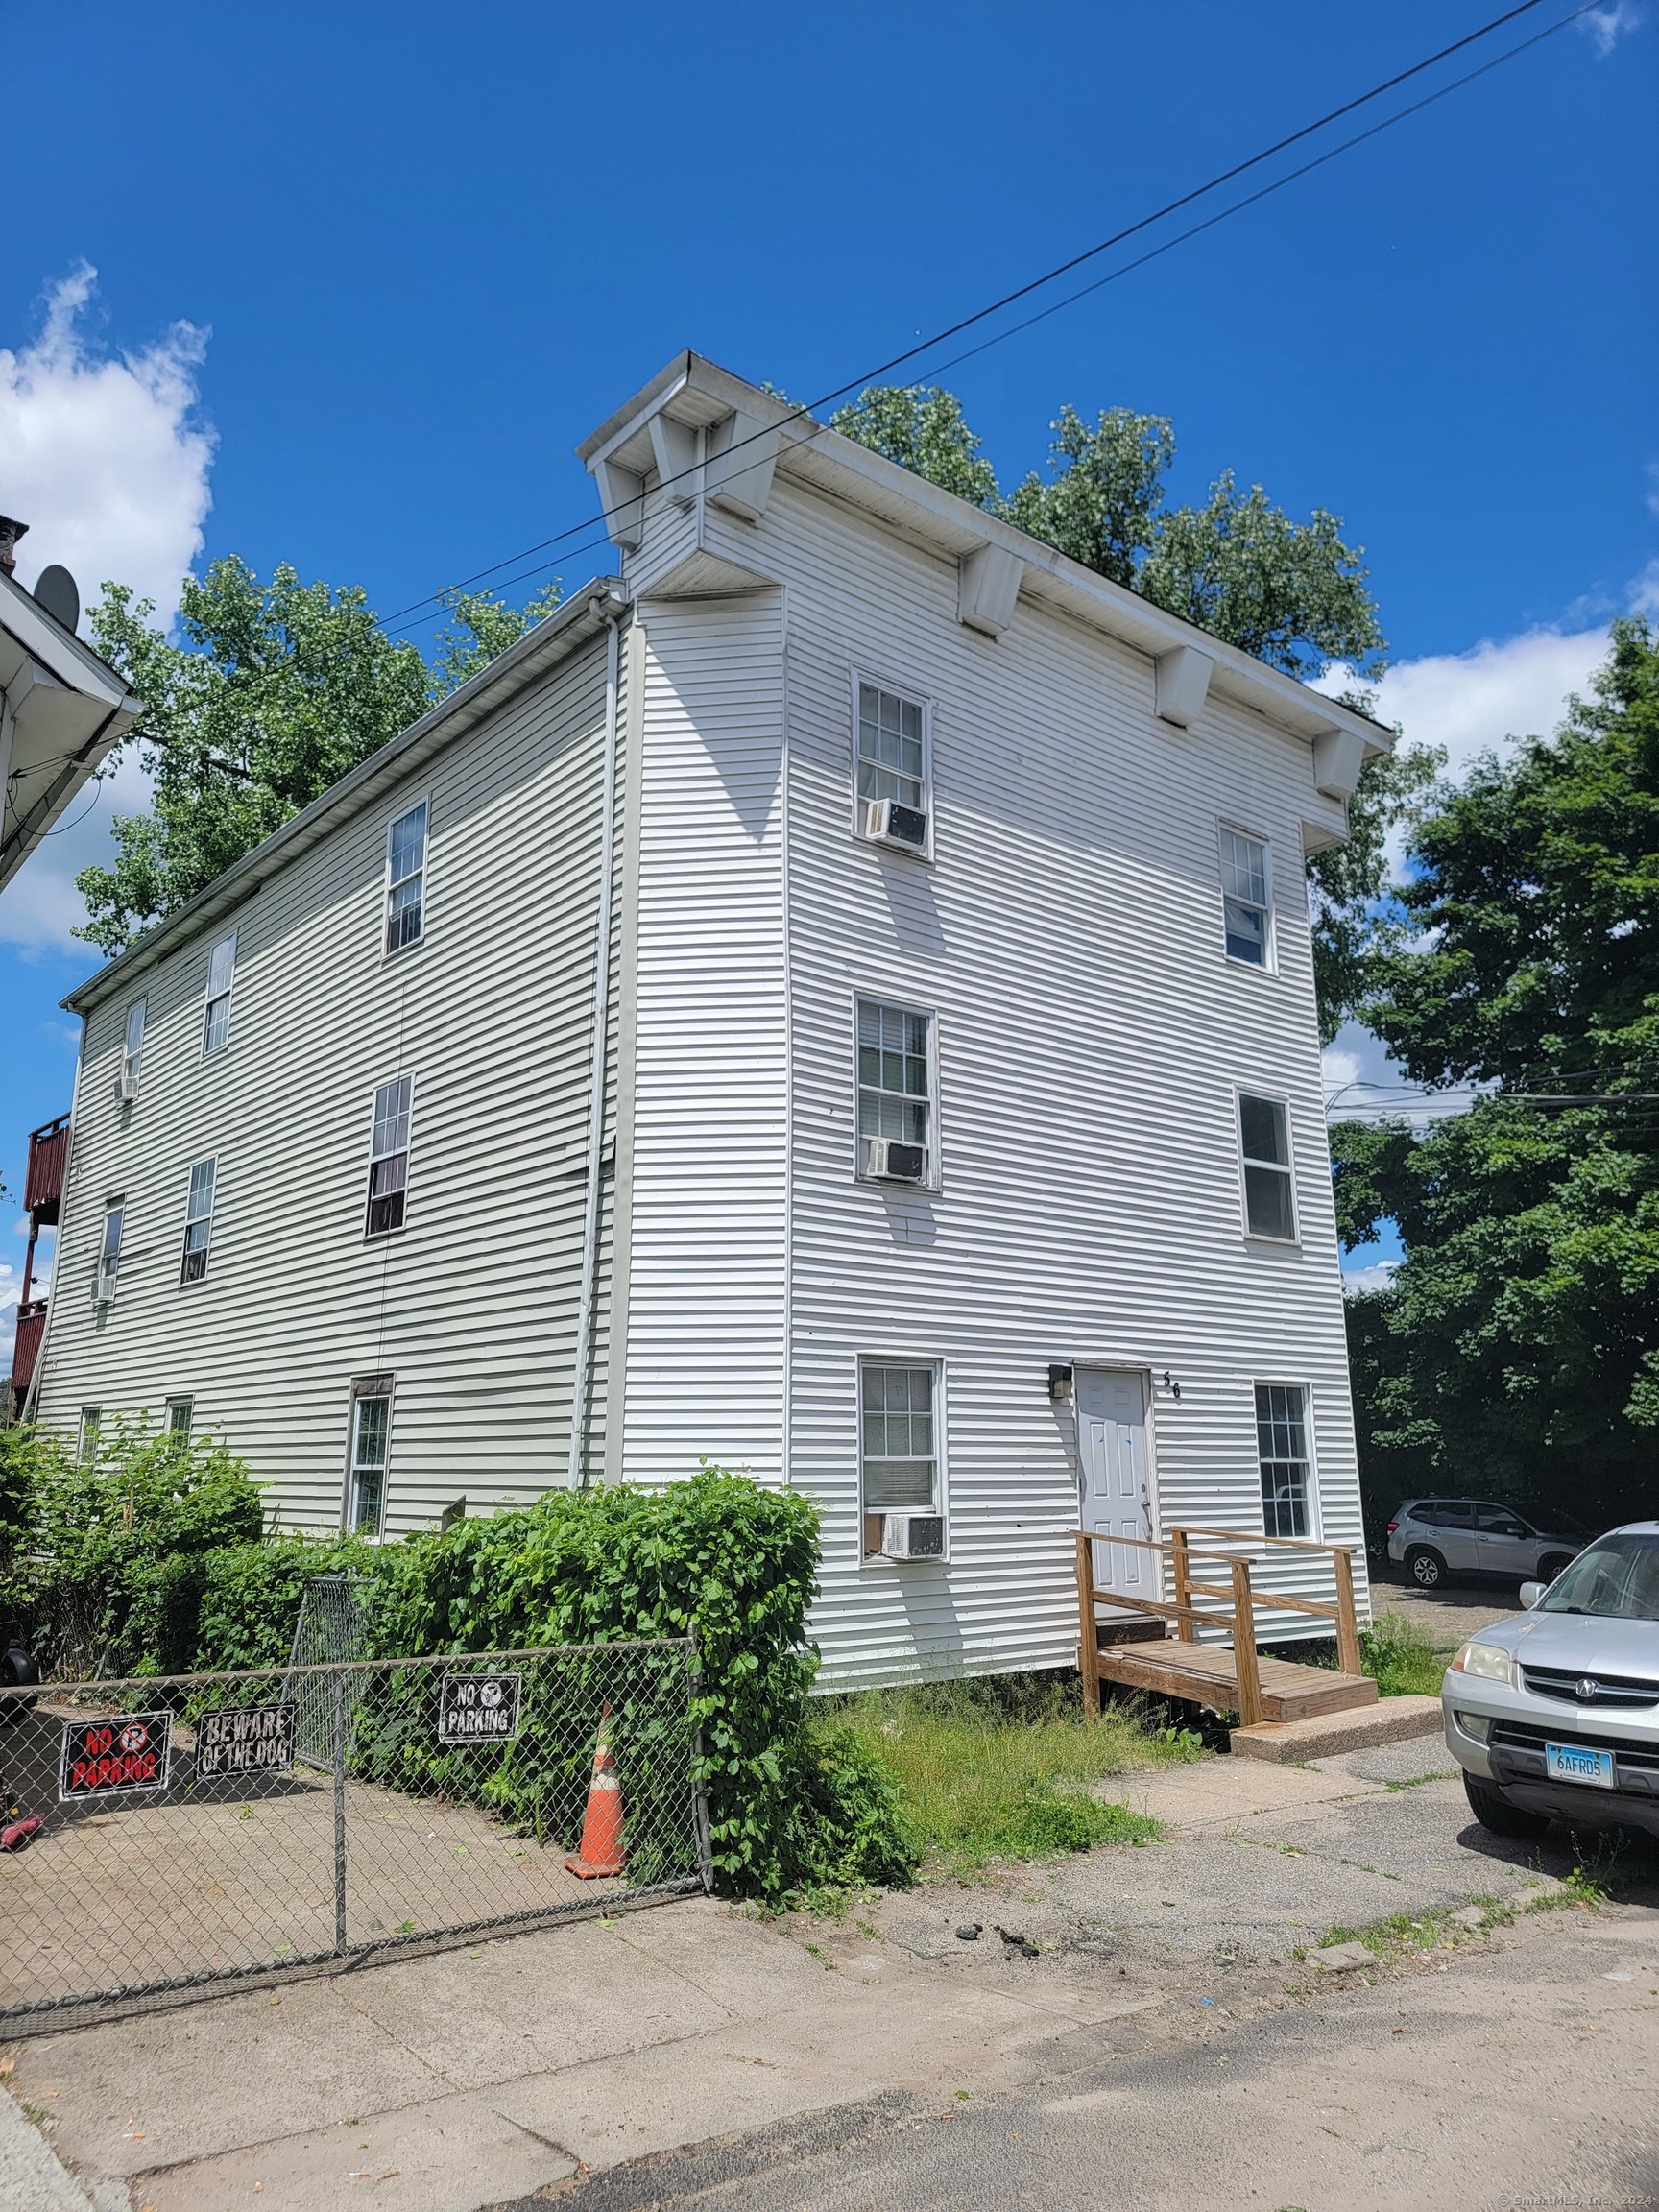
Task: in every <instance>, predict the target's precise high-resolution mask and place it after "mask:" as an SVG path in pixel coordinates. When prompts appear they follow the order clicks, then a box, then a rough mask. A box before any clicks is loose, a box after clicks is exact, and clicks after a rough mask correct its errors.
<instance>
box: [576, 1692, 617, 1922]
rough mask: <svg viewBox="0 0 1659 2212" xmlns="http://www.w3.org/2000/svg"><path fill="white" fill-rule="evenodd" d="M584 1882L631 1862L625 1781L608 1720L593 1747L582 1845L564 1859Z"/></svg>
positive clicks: (601, 1726) (601, 1728)
mask: <svg viewBox="0 0 1659 2212" xmlns="http://www.w3.org/2000/svg"><path fill="white" fill-rule="evenodd" d="M627 1863H628V1862H627V1858H626V1855H625V1854H624V1852H623V1849H622V1785H621V1783H620V1782H618V1781H617V1779H616V1762H615V1760H614V1759H613V1757H612V1754H611V1744H610V1740H609V1738H608V1737H607V1735H606V1729H605V1723H604V1722H603V1721H601V1722H600V1725H599V1741H598V1743H596V1744H595V1745H594V1747H593V1778H592V1780H591V1781H590V1782H589V1785H588V1811H587V1813H586V1815H584V1817H583V1821H582V1848H581V1850H580V1851H579V1852H575V1853H573V1854H572V1855H571V1856H570V1857H569V1858H568V1859H566V1860H565V1865H566V1866H567V1867H568V1868H569V1870H570V1872H571V1873H572V1874H575V1875H579V1876H580V1877H581V1879H582V1880H583V1881H584V1882H591V1881H593V1880H594V1879H595V1878H596V1877H597V1876H599V1875H601V1874H620V1873H621V1871H622V1869H623V1867H624V1866H625V1865H626V1864H627Z"/></svg>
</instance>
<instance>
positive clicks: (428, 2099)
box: [12, 1741, 1571, 2212]
mask: <svg viewBox="0 0 1659 2212" xmlns="http://www.w3.org/2000/svg"><path fill="white" fill-rule="evenodd" d="M1437 1771H1444V1753H1443V1752H1442V1751H1441V1749H1440V1746H1439V1745H1438V1744H1437V1743H1434V1742H1432V1741H1429V1742H1427V1743H1423V1742H1418V1743H1405V1744H1395V1745H1390V1746H1387V1747H1384V1748H1382V1749H1378V1750H1374V1751H1370V1752H1359V1753H1350V1754H1347V1755H1346V1756H1345V1757H1343V1758H1341V1759H1336V1760H1331V1761H1327V1762H1323V1763H1322V1764H1321V1765H1320V1766H1319V1767H1313V1768H1301V1767H1273V1766H1266V1765H1261V1764H1257V1763H1254V1762H1245V1761H1234V1760H1230V1759H1225V1758H1223V1759H1212V1760H1206V1761H1203V1762H1200V1763H1198V1764H1197V1765H1194V1766H1192V1767H1183V1768H1176V1769H1162V1770H1160V1771H1158V1772H1157V1773H1155V1774H1150V1775H1147V1776H1143V1777H1135V1778H1129V1779H1127V1780H1125V1781H1124V1782H1123V1783H1122V1784H1121V1785H1120V1786H1119V1790H1120V1793H1121V1794H1122V1795H1123V1796H1124V1797H1126V1798H1127V1799H1128V1800H1129V1801H1131V1802H1135V1803H1137V1804H1139V1805H1142V1806H1143V1807H1144V1808H1145V1809H1146V1810H1148V1811H1151V1812H1153V1813H1155V1814H1157V1815H1158V1816H1159V1817H1160V1818H1162V1819H1164V1820H1166V1822H1167V1823H1168V1824H1169V1826H1168V1833H1167V1836H1166V1839H1165V1840H1164V1841H1162V1842H1159V1843H1153V1844H1149V1845H1147V1846H1145V1847H1143V1848H1133V1847H1129V1846H1117V1847H1112V1848H1107V1849H1101V1850H1097V1851H1094V1852H1092V1853H1088V1854H1085V1855H1082V1856H1079V1857H1077V1858H1073V1859H1069V1860H1066V1861H1063V1862H1061V1863H1058V1864H1057V1865H1054V1866H1051V1867H1045V1868H1041V1869H1036V1868H1018V1869H1010V1870H1009V1871H1008V1872H1007V1873H1005V1874H1004V1875H1002V1876H1000V1877H998V1879H997V1880H995V1881H992V1882H989V1883H986V1884H983V1885H981V1886H979V1887H974V1888H973V1889H969V1888H967V1887H958V1886H946V1887H930V1888H925V1889H919V1890H916V1891H912V1892H908V1893H895V1894H892V1895H887V1896H883V1897H880V1898H878V1899H875V1900H872V1901H871V1903H870V1904H869V1906H868V1907H867V1908H865V1909H864V1910H862V1911H855V1912H854V1914H853V1915H851V1916H850V1917H849V1918H848V1919H847V1920H846V1921H844V1922H841V1923H823V1922H814V1921H812V1920H810V1919H809V1918H806V1917H805V1916H797V1917H796V1918H794V1919H791V1920H789V1921H783V1922H777V1921H767V1920H764V1919H762V1918H759V1917H757V1916H754V1915H752V1914H749V1913H746V1912H744V1911H741V1910H737V1909H733V1908H731V1907H728V1906H726V1905H723V1904H719V1903H716V1902H714V1901H711V1900H705V1899H697V1900H693V1901H690V1902H686V1903H681V1904H675V1905H670V1906H665V1907H661V1908H660V1909H658V1910H655V1911H647V1912H636V1913H630V1914H626V1915H623V1916H622V1917H620V1918H618V1919H617V1920H615V1921H613V1922H600V1921H589V1922H586V1923H582V1924H579V1925H575V1926H570V1927H565V1928H563V1929H558V1930H551V1931H547V1932H544V1933H541V1934H537V1935H533V1936H519V1937H515V1938H508V1939H503V1940H500V1941H497V1942H493V1943H486V1944H481V1945H479V1946H478V1947H477V1948H476V1949H475V1950H473V1951H470V1952H451V1953H447V1954H444V1955H441V1956H438V1957H434V1958H427V1959H420V1960H405V1961H403V1962H401V1963H397V1964H392V1965H382V1966H375V1967H370V1968H366V1969H363V1970H359V1971H355V1972H351V1973H348V1974H344V1975H341V1976H339V1977H337V1978H334V1979H331V1980H326V1981H318V1982H311V1983H301V1984H294V1985H291V1986H289V1987H288V1988H285V1989H283V1990H281V1991H280V1992H277V1993H275V1994H269V1993H250V1994H248V1995H245V1996H239V1997H231V1998H222V1999H218V2000H215V2001H212V2002H209V2003H204V2004H199V2005H194V2006H190V2007H185V2008H180V2009H177V2010H174V2011H169V2012H161V2013H156V2014H153V2015H150V2016H148V2017H146V2018H141V2019H136V2020H128V2021H123V2022H117V2023H112V2024H110V2025H108V2026H103V2027H93V2028H86V2029H82V2030H78V2031H75V2032H70V2033H65V2034H61V2035H58V2036H51V2037H42V2038H39V2039H36V2040H34V2041H29V2042H24V2043H21V2044H18V2045H17V2046H15V2051H14V2056H15V2061H16V2071H15V2075H14V2076H13V2078H12V2086H13V2087H14V2088H15V2089H16V2090H17V2091H18V2092H19V2093H20V2094H21V2095H22V2096H24V2097H26V2098H28V2099H29V2100H31V2101H32V2104H34V2106H35V2107H36V2109H37V2110H39V2111H42V2112H44V2113H47V2114H49V2115H51V2118H50V2120H49V2122H48V2127H47V2134H48V2137H49V2140H50V2141H51V2143H52V2144H53V2146H54V2148H55V2149H56V2150H57V2152H59V2154H60V2157H62V2158H63V2159H65V2160H66V2161H67V2162H68V2163H69V2164H70V2165H72V2166H73V2167H74V2168H75V2169H76V2170H77V2172H78V2173H79V2174H80V2175H81V2176H82V2177H83V2178H84V2180H85V2181H86V2183H87V2184H88V2186H89V2187H90V2188H91V2189H92V2190H93V2191H94V2193H95V2194H96V2195H97V2197H98V2200H99V2202H100V2203H101V2204H102V2205H111V2204H120V2203H122V2202H123V2201H125V2202H126V2203H128V2204H130V2205H131V2207H132V2212H143V2208H144V2207H153V2208H154V2212H223V2208H224V2207H226V2206H228V2205H232V2204H235V2205H241V2204H244V2203H247V2202H250V2201H252V2199H253V2198H255V2197H257V2198H258V2200H259V2202H260V2205H261V2208H262V2212H333V2207H335V2206H337V2205H344V2204H347V2203H349V2204H351V2205H353V2206H362V2205H365V2204H368V2205H373V2206H374V2207H376V2208H378V2212H476V2207H478V2206H480V2205H484V2204H489V2203H497V2202H500V2201H501V2200H510V2199H513V2198H515V2197H522V2196H526V2195H528V2194H530V2193H531V2192H533V2191H535V2190H536V2189H539V2188H542V2187H545V2186H547V2185H548V2184H551V2183H554V2182H557V2181H560V2180H563V2179H565V2178H566V2177H569V2176H575V2175H578V2174H580V2173H583V2172H585V2171H592V2170H598V2169H606V2168H613V2167H616V2166H619V2165H623V2164H625V2163H627V2162H629V2161H632V2160H635V2159H637V2158H638V2157H639V2156H641V2155H642V2154H644V2153H647V2152H666V2151H670V2150H673V2149H675V2148H677V2147H680V2146H684V2145H688V2144H695V2143H698V2142H702V2141H707V2140H709V2139H710V2138H718V2137H725V2136H729V2135H732V2134H733V2133H736V2132H739V2131H742V2130H747V2129H754V2128H762V2127H765V2126H768V2125H772V2124H777V2123H780V2122H783V2121H787V2120H789V2119H791V2118H795V2117H799V2116H801V2115H805V2114H810V2113H813V2112H826V2111H828V2110H829V2108H831V2107H836V2106H842V2105H853V2104H858V2103H859V2102H860V2101H864V2100H869V2099H871V2098H880V2097H885V2096H892V2095H894V2094H902V2093H926V2094H927V2095H930V2096H936V2097H940V2098H944V2099H945V2100H947V2101H951V2100H954V2099H955V2097H956V2093H957V2092H958V2091H968V2092H970V2093H971V2094H972V2095H974V2096H975V2097H977V2096H980V2095H983V2094H987V2093H991V2092H994V2091H996V2092H1000V2091H1006V2090H1009V2089H1011V2088H1015V2087H1018V2085H1019V2084H1020V2083H1022V2082H1024V2081H1030V2080H1036V2079H1038V2078H1040V2077H1041V2076H1043V2075H1045V2074H1047V2073H1051V2072H1052V2071H1053V2070H1054V2069H1056V2068H1061V2069H1064V2068H1065V2067H1066V2066H1067V2065H1074V2064H1080V2063H1083V2062H1084V2061H1085V2060H1087V2059H1089V2058H1091V2057H1093V2056H1098V2054H1099V2053H1100V2052H1101V2050H1102V2049H1104V2048H1105V2047H1107V2046H1108V2044H1109V2043H1110V2041H1111V2039H1112V2038H1113V2037H1114V2036H1115V2035H1116V2034H1118V2033H1119V2032H1121V2031H1123V2030H1126V2029H1133V2031H1134V2032H1135V2035H1136V2038H1137V2040H1138V2043H1140V2044H1141V2045H1142V2046H1143V2047H1147V2048H1152V2047H1156V2046H1158V2045H1160V2044H1167V2043H1173V2042H1176V2041H1179V2040H1181V2039H1183V2038H1186V2037H1190V2034H1191V2033H1192V2032H1196V2031H1197V2030H1198V2029H1200V2028H1202V2027H1203V2026H1204V2025H1205V2024H1206V2023H1207V2022H1209V2021H1212V2020H1214V2018H1215V2017H1217V2016H1220V2017H1222V2018H1225V2017H1228V2016H1229V2015H1232V2016H1235V2017H1241V2016H1255V2015H1257V2014H1265V2013H1266V2012H1268V2011H1271V2010H1274V2009H1282V2008H1285V2007H1286V2006H1287V2005H1290V2004H1292V2003H1293V2002H1295V1998H1294V1997H1293V1995H1292V1994H1291V1993H1290V1992H1291V1991H1294V1990H1296V1989H1297V1988H1298V1987H1299V1986H1300V1985H1301V1984H1303V1983H1305V1982H1307V1981H1309V1980H1310V1979H1312V1976H1311V1972H1310V1970H1308V1969H1304V1968H1303V1967H1301V1966H1300V1965H1298V1964H1295V1963H1294V1962H1293V1960H1292V1954H1293V1953H1294V1952H1295V1951H1296V1950H1298V1949H1307V1948H1310V1947H1311V1945H1312V1944H1314V1943H1316V1942H1317V1941H1318V1940H1320V1939H1321V1938H1322V1937H1323V1936H1324V1934H1325V1933H1326V1931H1327V1930H1328V1929H1329V1928H1330V1927H1331V1926H1332V1925H1334V1924H1343V1925H1348V1926H1358V1925H1363V1924H1366V1923H1369V1922H1371V1921H1374V1920H1376V1919H1378V1918H1381V1917H1383V1916H1384V1915H1385V1914H1387V1913H1389V1912H1396V1911H1409V1912H1418V1911H1425V1910H1427V1909H1429V1908H1431V1907H1434V1906H1441V1905H1447V1904H1459V1903H1462V1902H1465V1901H1466V1900H1468V1899H1469V1898H1472V1897H1479V1896H1494V1895H1499V1896H1502V1895H1509V1894H1513V1893H1515V1892H1516V1891H1517V1890H1519V1889H1521V1888H1523V1887H1525V1886H1526V1885H1527V1884H1533V1885H1540V1886H1541V1885H1544V1884H1546V1883H1548V1882H1549V1880H1550V1879H1551V1877H1552V1876H1554V1875H1558V1874H1562V1873H1565V1872H1567V1871H1569V1870H1570V1866H1571V1854H1570V1852H1569V1851H1568V1850H1566V1849H1565V1848H1562V1849H1559V1850H1550V1849H1545V1850H1542V1851H1540V1850H1539V1849H1537V1848H1536V1847H1532V1846H1527V1845H1514V1846H1511V1845H1503V1844H1500V1843H1499V1842H1498V1839H1494V1838H1489V1837H1486V1836H1485V1835H1484V1832H1483V1831H1480V1830H1478V1829H1475V1828H1473V1827H1472V1825H1471V1824H1470V1822H1469V1819H1468V1815H1467V1811H1466V1808H1465V1806H1464V1803H1463V1797H1462V1791H1461V1788H1460V1786H1459V1785H1458V1784H1457V1783H1455V1782H1446V1781H1435V1780H1421V1779H1419V1777H1421V1776H1423V1775H1427V1774H1432V1773H1435V1772H1437ZM974 1923H979V1924H980V1925H981V1926H982V1930H983V1933H982V1934H981V1935H980V1936H979V1937H978V1938H977V1939H976V1940H974V1941H972V1942H965V1941H963V1940H962V1939H961V1938H960V1937H959V1936H957V1934H956V1929H957V1928H958V1927H960V1926H964V1925H973V1924H974ZM998 1927H1001V1928H1005V1929H1007V1930H1008V1931H1009V1932H1010V1934H1011V1935H1013V1936H1022V1937H1024V1938H1026V1942H1025V1943H1024V1944H1021V1945H1015V1944H1011V1943H1008V1942H1005V1941H1004V1940H1003V1939H1002V1937H1001V1936H999V1935H998V1933H997V1930H998ZM1032 1946H1035V1949H1036V1956H1035V1957H1032V1956H1030V1955H1029V1951H1030V1948H1031V1947H1032ZM1287 1961H1288V1962H1290V1963H1289V1964H1287V1963H1286V1962H1287ZM1286 1984H1289V1990H1287V1988H1286ZM112 2191H113V2192H114V2194H111V2192H112Z"/></svg>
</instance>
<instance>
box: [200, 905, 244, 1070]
mask: <svg viewBox="0 0 1659 2212" xmlns="http://www.w3.org/2000/svg"><path fill="white" fill-rule="evenodd" d="M235 974H236V932H235V930H234V929H232V930H231V932H230V934H229V935H228V937H221V938H220V940H219V942H218V944H217V945H215V946H214V948H213V950H212V951H211V953H210V954H209V955H208V959H207V998H206V1003H205V1005H204V1007H203V1010H202V1057H203V1059H204V1060H205V1059H206V1057H207V1055H208V1054H209V1053H210V1052H223V1051H224V1049H225V1047H226V1046H227V1045H228V1044H229V1042H230V986H231V983H232V982H233V981H234V979H235Z"/></svg>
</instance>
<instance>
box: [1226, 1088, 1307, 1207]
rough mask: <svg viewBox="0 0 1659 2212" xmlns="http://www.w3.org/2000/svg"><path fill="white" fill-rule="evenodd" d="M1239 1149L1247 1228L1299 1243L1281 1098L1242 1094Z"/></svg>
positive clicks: (1240, 1095)
mask: <svg viewBox="0 0 1659 2212" xmlns="http://www.w3.org/2000/svg"><path fill="white" fill-rule="evenodd" d="M1238 1148H1239V1154H1240V1158H1241V1162H1242V1166H1243V1175H1244V1226H1245V1228H1246V1230H1247V1231H1248V1232H1249V1234H1250V1235H1251V1236H1252V1237H1265V1238H1271V1239H1272V1240H1273V1241H1274V1242H1275V1243H1282V1244H1291V1243H1294V1242H1295V1240H1296V1201H1295V1194H1294V1190H1293V1184H1294V1174H1293V1171H1292V1168H1291V1165H1290V1127H1289V1117H1288V1115H1287V1114H1286V1109H1285V1104H1284V1101H1283V1100H1282V1099H1279V1098H1258V1097H1254V1096H1252V1095H1251V1094H1250V1093H1248V1092H1245V1091H1240V1092H1239V1094H1238Z"/></svg>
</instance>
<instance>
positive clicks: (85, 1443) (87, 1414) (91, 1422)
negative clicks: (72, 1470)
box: [75, 1406, 104, 1467]
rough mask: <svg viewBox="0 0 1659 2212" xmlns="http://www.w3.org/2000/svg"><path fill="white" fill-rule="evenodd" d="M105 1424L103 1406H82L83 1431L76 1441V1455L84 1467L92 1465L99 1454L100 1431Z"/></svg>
mask: <svg viewBox="0 0 1659 2212" xmlns="http://www.w3.org/2000/svg"><path fill="white" fill-rule="evenodd" d="M103 1426H104V1408H103V1407H102V1406H83V1407H82V1408H81V1433H80V1435H79V1436H78V1437H77V1438H76V1441H75V1456H76V1458H77V1459H78V1460H79V1461H80V1463H81V1465H82V1466H83V1467H90V1466H91V1464H92V1462H93V1460H94V1459H96V1458H97V1456H98V1432H99V1431H100V1430H101V1429H102V1428H103Z"/></svg>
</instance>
